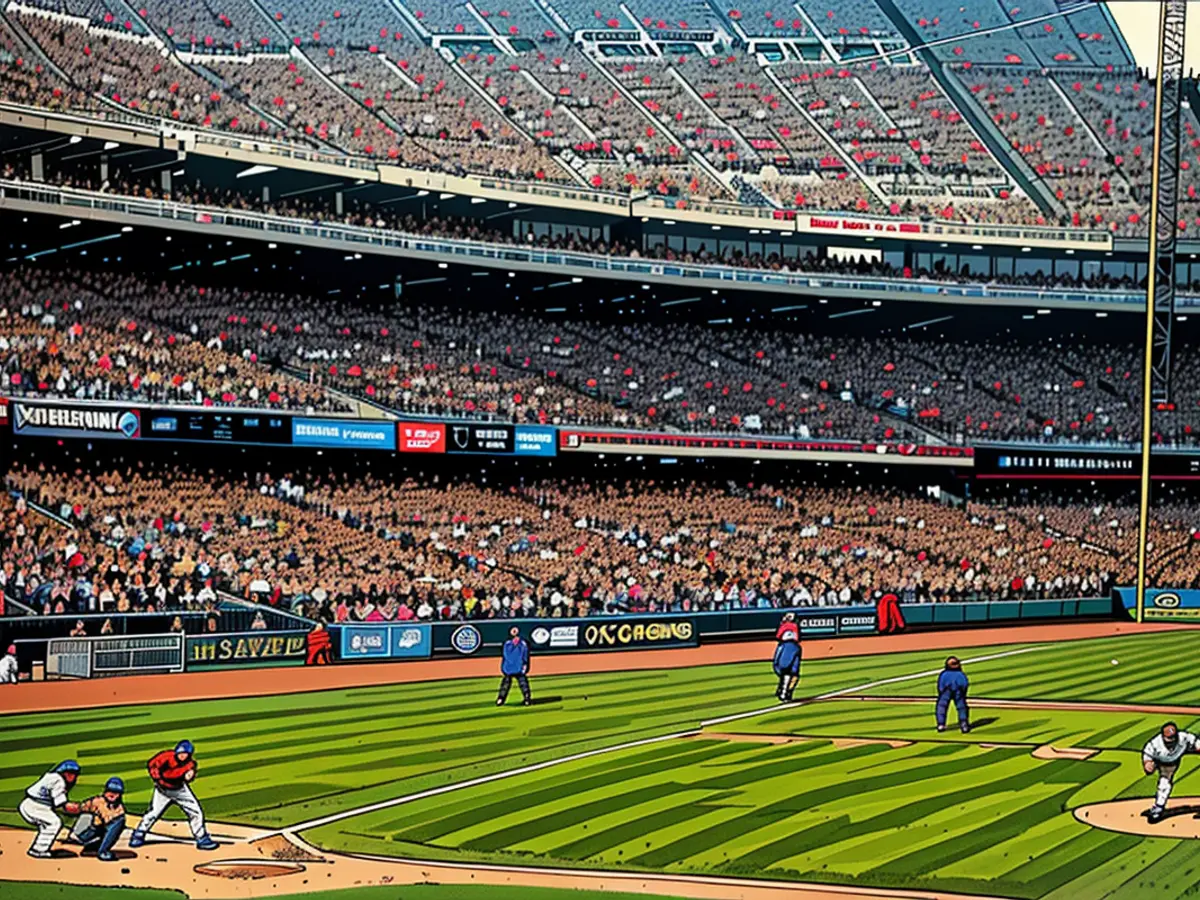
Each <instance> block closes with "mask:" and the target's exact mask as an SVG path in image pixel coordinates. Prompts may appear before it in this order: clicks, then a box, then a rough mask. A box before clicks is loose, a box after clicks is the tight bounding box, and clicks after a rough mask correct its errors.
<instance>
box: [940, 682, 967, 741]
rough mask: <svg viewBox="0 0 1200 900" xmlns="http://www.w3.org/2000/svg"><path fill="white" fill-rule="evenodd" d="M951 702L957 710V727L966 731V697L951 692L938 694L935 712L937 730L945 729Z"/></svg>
mask: <svg viewBox="0 0 1200 900" xmlns="http://www.w3.org/2000/svg"><path fill="white" fill-rule="evenodd" d="M951 700H953V701H954V707H955V709H957V710H958V727H959V728H961V729H963V730H964V731H966V729H967V728H968V727H970V710H968V709H967V695H966V694H960V693H955V692H952V691H944V692H943V693H941V694H938V700H937V712H936V715H937V723H938V728H945V727H946V714H947V713H948V712H949V711H950V701H951Z"/></svg>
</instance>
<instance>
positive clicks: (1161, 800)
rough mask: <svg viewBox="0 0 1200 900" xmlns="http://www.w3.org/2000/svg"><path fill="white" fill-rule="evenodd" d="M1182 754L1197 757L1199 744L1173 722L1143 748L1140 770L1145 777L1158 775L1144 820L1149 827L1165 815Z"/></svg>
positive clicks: (1199, 751)
mask: <svg viewBox="0 0 1200 900" xmlns="http://www.w3.org/2000/svg"><path fill="white" fill-rule="evenodd" d="M1185 753H1200V743H1198V739H1197V738H1196V735H1194V734H1192V733H1191V732H1189V731H1180V730H1179V727H1178V726H1177V725H1176V724H1175V723H1174V722H1168V723H1167V724H1166V725H1164V726H1163V727H1162V731H1161V732H1159V733H1158V734H1156V735H1155V736H1154V737H1152V738H1151V739H1150V740H1149V741H1147V742H1146V746H1145V747H1143V748H1142V768H1143V769H1145V770H1146V774H1147V775H1153V774H1154V773H1155V772H1157V773H1158V791H1157V793H1156V794H1155V795H1154V805H1153V806H1152V807H1150V809H1148V810H1147V811H1146V818H1147V819H1148V820H1149V821H1150V824H1151V825H1153V824H1154V823H1155V822H1161V821H1162V819H1163V816H1165V815H1166V812H1167V801H1168V800H1169V799H1170V798H1171V788H1172V787H1173V786H1174V781H1175V773H1176V772H1178V771H1179V762H1180V760H1182V759H1183V755H1184V754H1185Z"/></svg>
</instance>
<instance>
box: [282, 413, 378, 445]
mask: <svg viewBox="0 0 1200 900" xmlns="http://www.w3.org/2000/svg"><path fill="white" fill-rule="evenodd" d="M292 443H293V444H295V445H296V446H298V447H360V448H364V449H371V450H395V449H396V426H395V424H394V423H392V422H362V421H358V420H353V421H339V420H337V419H293V420H292Z"/></svg>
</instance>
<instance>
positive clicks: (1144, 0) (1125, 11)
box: [1108, 0, 1200, 73]
mask: <svg viewBox="0 0 1200 900" xmlns="http://www.w3.org/2000/svg"><path fill="white" fill-rule="evenodd" d="M1108 8H1109V9H1110V10H1112V14H1113V18H1115V19H1116V20H1117V25H1119V26H1120V28H1121V33H1122V34H1124V35H1125V40H1126V41H1127V42H1128V43H1129V49H1130V50H1132V51H1133V55H1134V58H1135V59H1136V60H1137V63H1138V65H1139V66H1141V67H1143V68H1146V69H1149V70H1150V71H1151V72H1152V73H1153V71H1154V69H1155V66H1156V65H1157V63H1158V15H1159V4H1158V3H1157V2H1156V0H1111V2H1109V4H1108ZM1187 15H1188V21H1187V37H1186V44H1185V62H1184V69H1185V70H1187V69H1192V70H1194V71H1196V72H1200V0H1189V2H1188V11H1187Z"/></svg>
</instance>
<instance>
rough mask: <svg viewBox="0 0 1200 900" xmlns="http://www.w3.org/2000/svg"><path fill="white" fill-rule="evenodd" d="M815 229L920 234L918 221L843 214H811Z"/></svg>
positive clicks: (811, 226) (862, 232)
mask: <svg viewBox="0 0 1200 900" xmlns="http://www.w3.org/2000/svg"><path fill="white" fill-rule="evenodd" d="M808 227H809V228H811V229H812V230H813V231H848V232H851V233H852V234H919V233H920V232H921V226H920V224H919V223H917V222H890V221H883V220H879V219H849V218H845V217H843V216H826V217H822V216H809V217H808Z"/></svg>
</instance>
